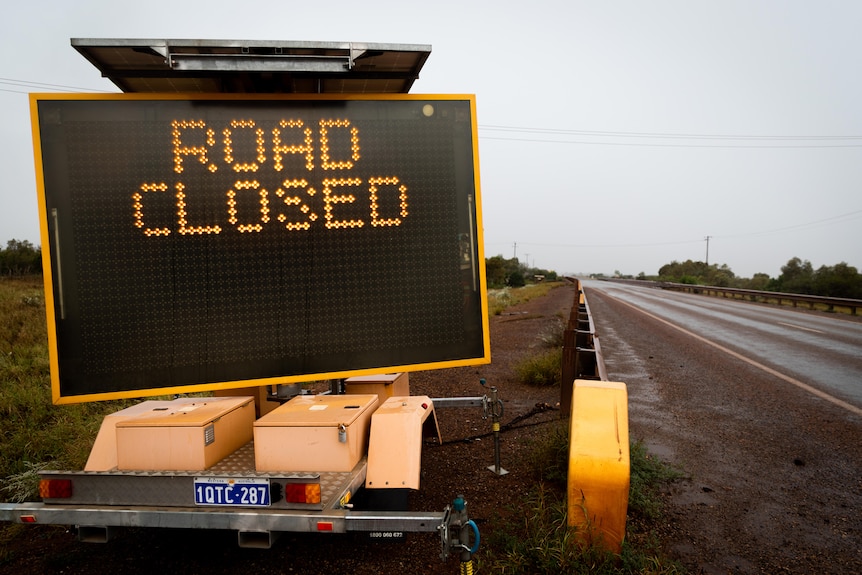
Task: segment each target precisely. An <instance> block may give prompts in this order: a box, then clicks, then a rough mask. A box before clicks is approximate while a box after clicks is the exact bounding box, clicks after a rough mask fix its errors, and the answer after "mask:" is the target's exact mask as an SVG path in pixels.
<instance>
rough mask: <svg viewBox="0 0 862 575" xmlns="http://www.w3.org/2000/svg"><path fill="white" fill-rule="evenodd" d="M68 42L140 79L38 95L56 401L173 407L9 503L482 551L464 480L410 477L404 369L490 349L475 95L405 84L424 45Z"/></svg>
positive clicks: (427, 420)
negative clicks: (414, 90)
mask: <svg viewBox="0 0 862 575" xmlns="http://www.w3.org/2000/svg"><path fill="white" fill-rule="evenodd" d="M71 43H72V47H73V48H74V49H76V50H77V51H78V52H80V53H81V55H83V56H84V57H85V58H86V59H87V60H89V61H90V62H91V63H93V64H94V65H95V66H96V67H97V68H98V69H99V70H100V71H101V73H102V74H103V75H104V76H106V77H108V78H109V79H111V80H112V81H113V82H114V83H115V84H116V85H117V86H118V87H119V88H120V89H121V90H122V93H115V94H31V96H30V102H31V114H32V125H33V139H34V151H35V164H36V171H37V193H38V199H39V215H40V223H41V239H42V246H43V253H44V256H43V267H44V278H45V293H46V314H47V322H48V334H49V335H48V344H49V345H48V347H49V360H50V367H51V387H52V398H53V401H54V403H56V404H67V403H76V402H89V401H100V400H108V399H124V398H148V397H150V398H156V399H145V400H143V401H142V402H140V403H138V404H136V405H133V406H132V407H129V408H126V409H123V410H121V411H118V412H117V413H114V414H112V415H110V416H108V417H106V418H105V420H104V422H103V424H102V427H101V429H100V431H99V434H98V437H97V438H96V441H95V444H94V446H93V449H92V451H91V454H90V458H89V460H88V462H87V465H86V467H85V469H83V470H56V471H44V472H42V473H41V481H40V487H39V490H40V496H41V498H42V501H41V502H39V503H23V504H8V503H4V504H0V520H3V521H14V522H19V523H32V524H61V525H73V526H75V527H76V530H77V533H78V537H79V539H81V540H82V541H91V542H103V541H107V540H108V539H110V537H111V534H112V532H113V531H114V530H115V529H117V528H122V527H158V528H165V527H168V528H187V529H228V530H233V531H236V532H237V534H238V543H239V545H241V546H243V547H258V548H268V547H269V546H270V545H271V544H272V542H273V540H274V539H275V538H276V537H277V535H278V534H279V533H283V532H315V533H345V532H351V531H358V532H366V533H368V534H369V535H370V537H372V538H378V539H389V538H397V537H400V536H401V535H403V534H404V533H407V532H436V533H438V534H439V538H440V555H441V556H442V557H443V558H445V557H447V556H448V555H449V554H450V553H453V552H454V553H458V554H459V555H460V556H461V558H462V561H464V562H468V561H469V560H470V556H471V555H472V554H473V553H475V551H476V548H477V546H478V543H479V533H478V529H477V528H476V524H475V523H474V522H473V521H471V520H470V519H469V516H468V514H467V504H466V501H464V498H463V497H461V496H459V495H458V494H457V493H454V494H453V496H452V503H451V504H450V505H449V506H447V507H446V508H444V509H440V510H436V511H433V512H411V511H409V510H407V509H406V505H405V502H406V497H405V493H407V492H409V491H410V490H415V489H418V488H419V476H420V473H419V471H420V462H421V449H422V443H423V441H424V440H425V439H426V438H427V437H429V436H430V437H433V436H434V435H435V434H436V435H437V436H438V440H439V431H438V430H437V425H436V411H435V400H434V399H432V398H431V397H428V396H413V395H411V394H410V390H409V381H408V374H409V373H410V372H412V371H417V370H425V369H437V368H447V367H456V366H467V365H478V364H482V363H488V362H489V361H490V346H489V341H488V317H487V301H486V295H485V294H486V289H485V275H484V254H483V246H482V222H481V200H480V197H481V196H480V193H479V172H478V144H477V128H476V103H475V98H474V97H473V96H472V95H412V94H408V93H407V92H408V91H409V90H410V88H411V86H412V85H413V83H414V81H415V80H416V79H417V78H418V75H419V71H420V69H421V68H422V66H423V65H424V63H425V61H426V59H427V58H428V56H429V54H430V51H431V48H430V46H425V45H392V44H370V43H367V44H366V43H337V42H284V41H272V42H263V41H209V40H122V39H86V38H79V39H72V41H71ZM310 382H318V383H319V382H330V385H329V386H328V389H326V390H324V391H322V392H318V391H315V390H314V389H310V387H313V385H312V384H311V383H310ZM440 401H441V402H442V403H446V402H448V404H449V405H452V404H453V402H452V400H451V398H447V399H443V400H440ZM482 401H485V402H486V403H487V398H485V399H484V400H483V398H465V399H464V403H465V404H470V405H477V404H481V403H482ZM456 403H457V402H456Z"/></svg>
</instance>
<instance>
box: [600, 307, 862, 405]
mask: <svg viewBox="0 0 862 575" xmlns="http://www.w3.org/2000/svg"><path fill="white" fill-rule="evenodd" d="M605 295H606V296H608V297H609V298H611V299H614V300H616V301H618V302H619V303H621V304H623V305H626V306H628V307H630V308H632V309H633V310H635V311H639V312H640V313H642V314H644V315H646V316H648V317H651V318H652V319H654V320H656V321H658V322H661V323H663V324H665V325H666V326H668V327H672V328H673V329H675V330H677V331H680V332H682V333H684V334H685V335H687V336H689V337H692V338H694V339H696V340H697V341H700V342H703V343H705V344H707V345H711V346H712V347H714V348H716V349H717V350H719V351H723V352H724V353H726V354H728V355H730V356H733V357H735V358H736V359H739V360H741V361H744V362H745V363H747V364H748V365H751V366H753V367H756V368H757V369H760V370H762V371H765V372H766V373H768V374H770V375H774V376H775V377H777V378H779V379H781V380H784V381H786V382H787V383H789V384H791V385H795V386H796V387H798V388H799V389H803V390H805V391H807V392H808V393H810V394H812V395H816V396H817V397H819V398H820V399H825V400H826V401H828V402H830V403H834V404H835V405H837V406H838V407H842V408H844V409H846V410H847V411H849V412H850V413H854V414H856V415H860V416H862V408H859V407H856V406H855V405H852V404H850V403H847V402H846V401H844V400H842V399H838V398H837V397H835V396H833V395H829V394H828V393H826V392H825V391H821V390H819V389H817V388H816V387H811V386H810V385H808V384H807V383H804V382H801V381H799V380H798V379H795V378H792V377H790V376H789V375H784V374H783V373H781V372H780V371H776V370H774V369H772V368H771V367H769V366H767V365H763V364H762V363H760V362H757V361H754V360H753V359H750V358H747V357H745V356H744V355H742V354H740V353H737V352H735V351H733V350H732V349H729V348H726V347H724V346H723V345H721V344H718V343H716V342H714V341H710V340H708V339H706V338H705V337H702V336H700V335H698V334H696V333H694V332H691V331H689V330H687V329H685V328H684V327H680V326H678V325H676V324H675V323H671V322H669V321H667V320H666V319H662V318H660V317H658V316H657V315H653V314H651V313H650V312H648V311H644V310H642V309H641V308H639V307H637V306H635V305H634V304H630V303H628V302H626V301H623V300H621V299H619V298H617V297H614V296H612V295H610V294H608V293H607V292H605Z"/></svg>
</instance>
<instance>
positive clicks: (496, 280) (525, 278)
mask: <svg viewBox="0 0 862 575" xmlns="http://www.w3.org/2000/svg"><path fill="white" fill-rule="evenodd" d="M485 279H486V280H487V282H488V287H489V288H492V289H499V288H503V287H506V286H508V287H521V286H524V285H526V284H527V283H533V282H536V281H555V280H556V279H557V272H555V271H553V270H545V269H541V268H535V267H533V268H531V267H528V266H527V265H526V264H523V263H521V262H520V261H519V260H518V258H510V259H506V258H504V257H503V256H500V255H497V256H493V257H490V258H485Z"/></svg>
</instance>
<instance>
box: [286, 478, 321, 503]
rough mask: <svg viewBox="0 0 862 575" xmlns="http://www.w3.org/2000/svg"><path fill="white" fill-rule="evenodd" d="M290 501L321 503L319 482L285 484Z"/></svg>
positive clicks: (288, 500) (287, 498) (287, 497)
mask: <svg viewBox="0 0 862 575" xmlns="http://www.w3.org/2000/svg"><path fill="white" fill-rule="evenodd" d="M284 498H285V500H286V501H287V502H288V503H320V484H319V483H288V484H286V485H285V486H284Z"/></svg>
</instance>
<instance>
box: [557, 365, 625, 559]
mask: <svg viewBox="0 0 862 575" xmlns="http://www.w3.org/2000/svg"><path fill="white" fill-rule="evenodd" d="M572 393H573V397H572V414H571V419H570V423H569V425H570V435H569V477H568V480H569V481H568V518H569V525H570V526H572V527H578V532H579V534H580V540H581V542H583V543H585V544H597V545H602V546H604V547H605V548H606V549H608V550H609V551H611V552H614V553H619V552H620V550H621V549H622V543H623V538H624V537H625V532H626V512H627V509H628V502H629V480H630V459H629V417H628V394H627V392H626V385H625V384H624V383H617V382H608V381H590V380H582V379H578V380H575V383H574V387H573V392H572Z"/></svg>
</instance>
